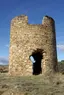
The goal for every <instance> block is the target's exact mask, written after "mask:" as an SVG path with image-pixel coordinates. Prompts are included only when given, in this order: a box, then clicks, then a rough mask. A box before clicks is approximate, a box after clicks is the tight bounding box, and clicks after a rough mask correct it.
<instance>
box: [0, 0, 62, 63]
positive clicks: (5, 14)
mask: <svg viewBox="0 0 64 95" xmlns="http://www.w3.org/2000/svg"><path fill="white" fill-rule="evenodd" d="M21 14H25V15H27V16H28V19H29V23H32V24H41V23H42V18H43V16H45V15H48V16H51V17H52V18H53V19H54V20H55V25H56V40H57V55H58V60H59V61H60V60H63V59H64V0H0V64H2V63H3V64H6V63H7V62H8V56H9V40H10V22H11V19H12V18H14V17H15V16H18V15H21ZM1 59H2V60H4V61H2V60H1Z"/></svg>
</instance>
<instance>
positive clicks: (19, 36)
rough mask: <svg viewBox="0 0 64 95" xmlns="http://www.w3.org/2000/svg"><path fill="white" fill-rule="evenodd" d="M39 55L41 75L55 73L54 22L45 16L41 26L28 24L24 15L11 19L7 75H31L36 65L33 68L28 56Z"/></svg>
mask: <svg viewBox="0 0 64 95" xmlns="http://www.w3.org/2000/svg"><path fill="white" fill-rule="evenodd" d="M39 53H40V55H41V57H42V59H41V60H40V61H38V62H37V64H40V66H41V74H48V73H52V72H55V71H56V70H57V53H56V36H55V22H54V20H53V19H52V18H51V17H49V16H45V17H44V18H43V21H42V24H28V17H27V16H25V15H21V16H17V17H15V18H13V19H12V21H11V31H10V54H9V74H10V75H32V74H33V70H34V68H35V69H36V68H37V64H36V66H35V67H34V68H33V64H32V62H31V60H30V55H34V54H35V56H37V54H39ZM37 59H39V57H38V58H37ZM34 64H35V63H34ZM38 66H39V65H38ZM36 72H37V70H36Z"/></svg>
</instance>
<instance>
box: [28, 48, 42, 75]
mask: <svg viewBox="0 0 64 95" xmlns="http://www.w3.org/2000/svg"><path fill="white" fill-rule="evenodd" d="M42 51H43V50H42V49H37V50H35V51H34V52H33V53H32V55H30V57H29V58H30V60H31V61H32V64H33V65H32V68H33V72H32V74H33V75H39V74H41V73H42V67H41V61H42V59H43V53H42Z"/></svg>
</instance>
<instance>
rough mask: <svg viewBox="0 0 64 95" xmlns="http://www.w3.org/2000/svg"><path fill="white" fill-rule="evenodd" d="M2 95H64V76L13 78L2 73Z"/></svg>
mask: <svg viewBox="0 0 64 95" xmlns="http://www.w3.org/2000/svg"><path fill="white" fill-rule="evenodd" d="M0 95H64V75H62V74H61V73H57V74H55V75H51V76H41V75H40V76H27V77H26V76H25V77H19V76H18V77H11V76H8V75H7V74H6V73H5V74H4V73H1V74H0Z"/></svg>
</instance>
